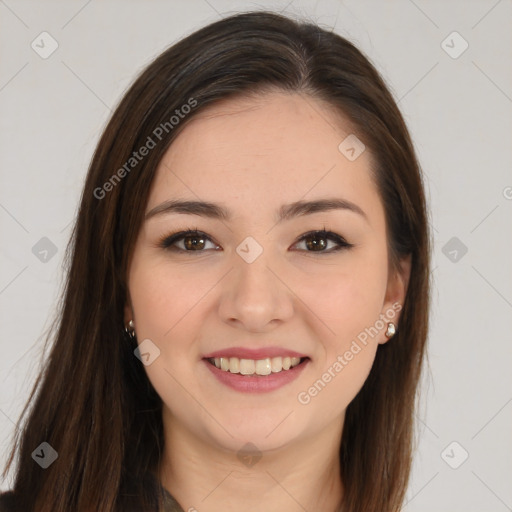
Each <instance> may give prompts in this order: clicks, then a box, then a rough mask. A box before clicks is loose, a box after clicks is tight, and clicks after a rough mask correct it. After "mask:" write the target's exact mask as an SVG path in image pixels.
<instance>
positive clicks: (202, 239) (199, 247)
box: [160, 230, 218, 252]
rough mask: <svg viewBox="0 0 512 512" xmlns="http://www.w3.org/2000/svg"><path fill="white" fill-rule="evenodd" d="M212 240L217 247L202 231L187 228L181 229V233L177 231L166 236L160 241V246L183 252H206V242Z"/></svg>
mask: <svg viewBox="0 0 512 512" xmlns="http://www.w3.org/2000/svg"><path fill="white" fill-rule="evenodd" d="M181 241H183V242H182V246H181V247H180V246H179V245H178V242H181ZM208 242H211V243H212V244H213V245H214V248H215V247H218V246H217V245H215V244H214V243H213V242H212V241H211V239H210V237H208V236H207V235H205V234H204V233H202V232H201V231H196V230H187V231H181V232H179V233H175V234H173V235H170V236H168V237H166V238H165V239H164V240H162V242H161V243H160V246H161V247H162V248H163V249H168V250H172V251H181V252H204V249H205V247H206V244H207V243H208Z"/></svg>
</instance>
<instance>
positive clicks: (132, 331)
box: [124, 320, 135, 340]
mask: <svg viewBox="0 0 512 512" xmlns="http://www.w3.org/2000/svg"><path fill="white" fill-rule="evenodd" d="M124 330H125V331H126V334H128V336H129V337H130V339H132V340H133V339H135V325H134V324H133V320H130V321H129V322H128V326H127V327H125V328H124Z"/></svg>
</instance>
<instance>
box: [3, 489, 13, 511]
mask: <svg viewBox="0 0 512 512" xmlns="http://www.w3.org/2000/svg"><path fill="white" fill-rule="evenodd" d="M14 506H15V504H14V492H13V491H6V492H1V493H0V512H16V509H15V508H14Z"/></svg>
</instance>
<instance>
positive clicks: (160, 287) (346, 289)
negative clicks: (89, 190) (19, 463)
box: [125, 92, 410, 512]
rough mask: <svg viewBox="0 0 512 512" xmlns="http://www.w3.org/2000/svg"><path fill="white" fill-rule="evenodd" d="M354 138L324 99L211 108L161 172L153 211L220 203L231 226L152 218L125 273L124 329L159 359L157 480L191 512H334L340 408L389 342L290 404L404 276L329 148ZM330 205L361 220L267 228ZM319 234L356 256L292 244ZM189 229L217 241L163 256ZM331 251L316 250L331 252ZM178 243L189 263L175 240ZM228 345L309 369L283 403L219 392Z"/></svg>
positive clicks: (282, 396)
mask: <svg viewBox="0 0 512 512" xmlns="http://www.w3.org/2000/svg"><path fill="white" fill-rule="evenodd" d="M350 133H353V131H352V129H351V126H350V123H349V122H348V120H347V119H345V118H343V117H342V116H341V115H339V114H335V113H334V111H333V109H332V107H329V106H327V105H325V104H323V103H321V102H320V101H319V100H317V99H313V98H311V97H309V96H303V95H299V94H288V93H281V92H267V93H265V94H262V95H260V96H258V97H251V98H238V99H236V100H233V99H230V100H227V101H223V102H221V103H217V104H215V105H213V106H210V107H208V108H207V109H206V110H204V111H203V112H201V113H200V114H198V115H197V116H195V117H194V118H193V119H192V120H191V122H190V123H189V124H188V125H187V126H186V127H185V128H184V130H183V131H182V132H181V133H180V135H179V136H178V138H177V139H176V140H175V141H174V142H173V144H172V145H171V147H170V148H169V149H168V151H167V153H166V154H165V156H164V158H163V159H162V161H161V163H160V165H159V168H158V170H157V174H156V176H155V180H154V183H153V186H152V190H151V193H150V197H149V200H148V204H147V208H146V212H149V211H150V210H151V209H153V208H154V207H155V206H157V205H159V204H161V203H162V202H164V201H167V200H169V199H175V198H179V199H190V200H203V201H211V202H215V203H221V204H222V205H224V206H225V207H227V208H229V209H230V210H232V211H233V212H234V217H233V219H232V221H230V222H226V221H221V220H216V219H210V218H203V217H199V216H195V215H183V214H179V213H170V214H164V215H157V216H154V217H152V218H151V219H149V220H148V221H147V222H145V223H144V224H143V226H142V228H141V230H140V232H139V236H138V239H137V242H136V245H135V249H134V252H133V255H132V259H131V264H130V267H129V275H128V288H129V300H128V302H127V304H126V308H125V321H126V323H128V321H129V320H130V319H133V321H134V324H135V330H136V334H137V339H138V340H139V343H140V342H141V341H142V340H145V339H146V338H149V339H150V340H152V342H153V343H154V344H155V345H156V346H158V348H159V349H160V356H159V357H157V358H156V359H155V360H154V362H153V363H152V364H151V365H149V366H145V371H146V372H147V375H148V378H149V379H150V381H151V383H152V384H153V386H154V387H155V389H156V391H157V392H158V393H159V395H160V396H161V397H162V400H163V422H164V430H165V456H164V459H163V465H162V470H161V474H160V475H159V476H160V479H161V482H162V484H163V485H164V486H165V487H166V488H167V489H168V490H169V492H170V493H171V494H173V496H174V497H175V498H176V499H177V500H178V501H179V503H180V504H181V505H182V507H183V509H184V510H185V511H186V510H198V511H201V512H216V511H221V510H222V511H235V510H236V511H239V510H245V511H257V510H267V511H270V512H273V511H275V512H277V511H290V512H292V511H293V512H295V511H301V512H303V510H304V509H305V510H324V511H335V510H337V506H338V504H339V502H340V500H341V498H342V496H343V485H342V483H341V481H340V473H339V456H338V453H339V444H340V439H341V434H342V430H343V423H344V418H345V410H346V408H347V406H348V404H349V403H350V402H351V401H352V400H353V398H354V397H355V396H356V395H357V393H358V391H359V390H360V389H361V387H362V385H363V383H364V381H365V380H366V378H367V376H368V373H369V371H370V369H371V366H372V363H373V361H374V357H375V354H376V351H377V349H378V347H379V344H383V343H386V342H388V339H387V338H386V336H385V334H384V333H385V330H386V327H385V326H384V328H383V329H380V330H379V332H378V334H377V335H375V336H374V337H370V338H369V339H368V343H367V345H366V346H363V345H361V344H360V345H361V347H363V348H362V350H361V351H359V352H358V353H357V355H355V356H354V357H353V359H352V360H351V361H349V362H348V364H347V365H346V366H344V367H343V370H342V371H340V372H338V373H337V374H336V376H335V377H334V378H332V379H331V381H330V382H329V383H328V384H327V385H326V386H325V387H324V388H323V389H322V390H321V392H319V393H318V394H317V395H316V396H314V397H312V398H311V400H310V402H309V403H307V404H302V403H300V402H299V401H298V398H297V397H298V394H299V393H300V392H304V391H307V390H308V389H309V388H310V387H311V385H312V384H313V383H314V382H315V381H317V380H318V379H319V378H321V377H322V374H323V373H324V372H325V371H327V370H328V368H329V367H331V368H332V366H333V363H334V362H335V361H336V360H337V357H338V355H343V354H344V353H345V352H346V351H347V350H348V349H349V348H350V346H351V343H352V342H353V340H355V339H356V337H357V335H358V334H359V333H361V332H362V331H364V329H365V328H368V327H370V326H373V325H375V323H376V321H377V320H378V319H379V315H381V314H384V315H387V312H388V311H389V310H390V309H393V307H392V305H393V304H394V303H396V302H398V303H400V304H403V301H404V297H405V293H406V288H407V282H408V278H409V272H410V261H409V260H403V261H402V268H401V271H400V272H398V273H395V272H391V271H390V266H389V264H388V261H389V258H388V256H389V255H388V249H387V233H386V224H385V217H384V209H383V205H382V202H381V200H380V197H379V194H378V191H377V188H376V185H375V184H374V182H373V181H372V179H371V175H370V169H371V166H372V157H371V155H370V152H369V150H366V151H364V152H363V153H362V154H361V155H360V156H359V157H358V158H357V159H356V160H355V161H349V160H348V159H347V158H346V157H345V156H344V155H343V154H342V153H341V152H340V151H339V150H338V145H339V144H340V142H341V141H342V140H343V139H345V137H347V135H349V134H350ZM328 197H339V198H344V199H346V200H349V201H351V202H353V203H355V204H357V205H358V206H359V207H360V208H361V209H362V210H363V211H364V213H365V214H366V218H364V217H363V216H362V215H359V214H357V213H355V212H352V211H349V210H331V211H326V212H317V213H314V214H311V215H307V216H302V217H296V218H293V219H291V220H287V221H284V222H282V223H280V224H276V223H275V212H276V211H277V209H278V208H279V207H280V206H281V205H283V204H287V203H291V202H293V201H297V200H313V199H321V198H328ZM324 227H325V229H326V230H328V231H333V232H335V233H337V234H339V235H341V236H342V237H343V238H344V239H345V240H346V241H347V242H349V243H351V244H354V246H353V247H351V248H348V249H342V250H340V251H338V252H331V253H330V254H328V253H327V252H326V253H320V252H316V251H314V248H311V247H308V245H307V244H306V242H305V241H298V239H299V238H300V237H301V236H302V235H303V234H304V233H306V232H308V231H313V230H322V229H323V228H324ZM189 228H190V229H194V228H197V229H198V230H199V231H201V232H204V233H206V234H207V235H208V236H209V237H210V238H211V240H212V241H208V240H207V242H206V245H205V246H204V248H202V249H199V252H198V251H197V250H196V251H195V252H193V251H194V249H192V250H190V249H189V252H188V253H184V252H171V251H169V249H163V248H161V247H159V246H158V244H159V242H160V241H161V240H162V239H164V238H165V237H166V236H168V235H169V234H171V233H173V232H175V231H182V230H186V229H189ZM247 236H251V237H253V238H254V239H255V240H256V241H257V242H258V243H259V244H260V246H262V248H263V253H262V254H261V255H260V256H259V257H258V258H257V259H256V260H255V261H254V262H252V263H250V264H249V263H247V262H246V261H245V260H244V259H242V258H241V257H240V256H239V255H238V253H237V252H236V248H237V246H238V245H239V244H240V243H241V242H242V241H243V240H244V239H245V238H246V237H247ZM324 240H325V241H326V242H327V243H329V246H328V247H327V248H326V249H324V251H328V250H329V249H330V248H333V247H336V243H335V242H332V241H328V240H327V239H324ZM177 245H178V246H179V247H180V248H181V249H182V250H185V247H184V242H183V239H182V240H181V241H178V242H177ZM216 247H217V248H218V247H220V248H221V249H220V250H219V249H217V250H215V248H216ZM200 251H202V252H200ZM398 318H399V313H397V314H396V316H395V317H394V319H393V321H394V322H395V324H397V323H398ZM384 325H387V324H384ZM389 342H390V343H392V339H391V340H389ZM236 346H246V347H250V348H261V347H268V346H279V347H284V348H288V349H292V350H296V351H298V352H300V353H302V354H305V355H307V356H308V357H309V358H310V361H309V363H308V365H307V367H306V368H305V369H304V371H303V372H302V373H301V375H300V376H299V377H298V378H297V379H295V380H294V381H293V382H291V383H289V384H287V385H285V386H284V387H282V388H280V389H278V390H275V391H272V392H269V393H261V394H254V393H249V394H248V393H241V392H238V391H235V390H233V389H231V388H228V387H226V386H225V385H224V384H222V383H220V382H219V381H218V380H217V379H216V378H215V377H214V376H213V375H212V374H211V372H210V371H209V369H208V368H207V366H206V364H207V363H205V362H204V361H203V360H202V358H203V356H204V355H205V354H206V353H208V352H211V351H214V350H219V349H224V348H229V347H236ZM331 371H332V370H331ZM247 442H251V443H252V444H253V445H255V446H256V447H257V450H258V451H259V453H260V454H261V459H259V461H258V462H257V463H255V464H253V465H251V466H249V465H245V464H244V463H243V462H242V461H241V460H240V459H239V458H238V457H237V452H238V451H239V450H240V449H241V448H242V447H243V446H244V445H245V444H246V443H247Z"/></svg>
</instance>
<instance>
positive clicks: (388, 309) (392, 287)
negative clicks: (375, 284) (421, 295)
mask: <svg viewBox="0 0 512 512" xmlns="http://www.w3.org/2000/svg"><path fill="white" fill-rule="evenodd" d="M411 262H412V257H411V255H410V254H408V255H407V256H405V257H403V258H401V259H400V262H399V269H398V270H396V269H393V268H390V270H389V273H388V284H387V288H386V296H385V298H384V304H383V306H382V311H381V316H380V318H381V319H382V320H383V321H384V323H385V326H384V329H383V331H382V333H381V335H380V336H379V344H384V343H386V342H387V341H388V340H389V338H388V337H387V336H386V335H385V332H386V329H387V326H388V322H393V323H394V324H395V328H397V327H398V320H399V319H400V311H401V310H402V308H403V306H404V301H405V296H406V295H407V288H408V286H409V279H410V277H411Z"/></svg>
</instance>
